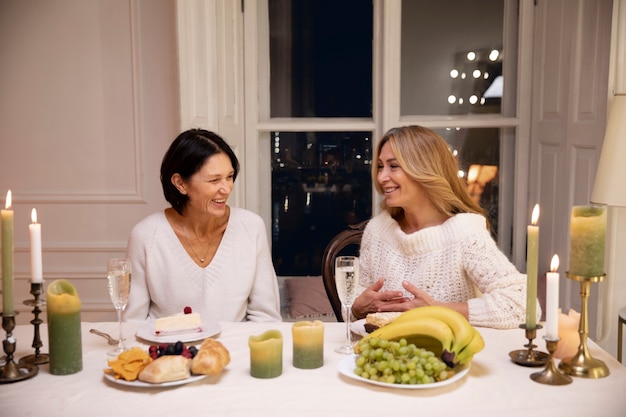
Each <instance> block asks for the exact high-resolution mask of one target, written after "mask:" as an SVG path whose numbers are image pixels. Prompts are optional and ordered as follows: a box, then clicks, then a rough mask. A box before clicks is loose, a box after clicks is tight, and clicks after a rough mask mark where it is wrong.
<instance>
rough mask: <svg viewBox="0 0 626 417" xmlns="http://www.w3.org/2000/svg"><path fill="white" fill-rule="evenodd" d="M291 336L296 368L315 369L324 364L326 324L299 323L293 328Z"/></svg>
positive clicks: (317, 322)
mask: <svg viewBox="0 0 626 417" xmlns="http://www.w3.org/2000/svg"><path fill="white" fill-rule="evenodd" d="M291 334H292V336H293V366H294V367H296V368H300V369H314V368H319V367H320V366H322V365H323V364H324V323H322V322H321V321H319V320H315V321H313V322H311V321H298V322H296V323H294V324H293V326H291Z"/></svg>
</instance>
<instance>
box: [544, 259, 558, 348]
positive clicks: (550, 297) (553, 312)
mask: <svg viewBox="0 0 626 417" xmlns="http://www.w3.org/2000/svg"><path fill="white" fill-rule="evenodd" d="M558 269H559V257H558V255H554V256H553V257H552V262H550V272H548V273H546V339H548V340H557V339H558V338H559V273H558V272H557V270H558Z"/></svg>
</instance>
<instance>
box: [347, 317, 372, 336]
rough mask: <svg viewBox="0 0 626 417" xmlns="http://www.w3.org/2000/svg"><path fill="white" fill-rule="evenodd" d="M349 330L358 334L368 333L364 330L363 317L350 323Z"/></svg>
mask: <svg viewBox="0 0 626 417" xmlns="http://www.w3.org/2000/svg"><path fill="white" fill-rule="evenodd" d="M350 330H351V331H352V333H354V334H358V335H359V336H367V335H368V334H369V333H368V332H367V331H366V330H365V319H360V320H356V321H353V322H351V323H350Z"/></svg>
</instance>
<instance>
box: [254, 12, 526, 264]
mask: <svg viewBox="0 0 626 417" xmlns="http://www.w3.org/2000/svg"><path fill="white" fill-rule="evenodd" d="M503 1H504V2H505V7H504V9H505V16H506V21H505V24H504V26H505V33H504V47H505V48H507V46H508V47H510V46H512V45H513V46H515V45H516V46H517V50H518V54H517V57H511V56H509V57H507V60H506V61H505V64H504V65H505V67H504V69H503V71H504V72H505V74H515V77H514V78H515V79H516V80H517V82H516V83H515V84H513V85H508V86H507V87H506V88H507V89H509V90H507V94H506V96H508V97H509V99H508V100H505V101H504V102H503V103H502V112H501V113H500V114H481V115H446V116H417V115H413V116H411V115H404V116H402V115H401V112H400V65H399V64H400V55H401V50H400V45H401V27H400V25H399V24H398V23H397V22H399V21H400V20H401V19H400V17H401V10H402V3H401V1H393V2H392V1H387V2H385V1H383V0H373V7H374V22H373V24H374V47H373V53H374V57H373V81H372V82H373V84H372V86H373V91H372V97H373V114H372V117H371V118H271V117H270V114H269V104H270V100H269V98H270V97H269V94H270V93H269V18H268V15H267V11H268V6H267V0H258V1H254V2H245V6H244V7H245V11H244V12H243V25H242V26H243V29H242V30H243V50H244V51H243V54H244V56H243V61H244V62H245V65H244V69H243V70H244V85H245V92H244V95H245V99H244V106H245V109H244V112H245V122H244V124H245V127H244V131H245V156H244V166H245V168H246V169H245V196H244V204H245V206H246V207H247V208H249V209H251V210H253V211H256V212H257V213H259V214H260V215H261V217H262V218H263V220H264V221H265V223H266V225H271V219H272V217H271V193H270V190H271V165H270V161H271V152H270V150H271V146H270V145H271V142H270V132H272V131H371V132H372V135H373V138H374V143H373V146H375V144H376V142H377V140H378V138H380V137H381V136H382V134H383V133H384V132H385V131H387V130H388V129H389V128H391V127H393V126H398V125H405V124H420V125H423V126H426V127H429V128H434V129H437V128H446V127H460V128H481V127H496V128H503V129H504V131H505V134H503V136H502V139H503V140H502V142H501V161H502V164H505V165H506V166H507V168H508V167H510V169H503V170H502V171H501V172H502V178H501V181H503V182H504V183H505V184H513V185H512V187H501V190H500V193H501V194H500V199H499V201H500V219H499V224H501V225H505V226H504V227H502V229H501V230H500V231H499V234H498V245H499V246H500V247H501V249H502V250H503V251H504V253H506V254H508V255H509V256H510V258H511V260H512V261H513V263H514V264H515V265H516V266H517V267H518V268H522V267H523V265H524V262H525V235H524V233H522V232H515V231H524V230H525V225H526V224H527V222H528V217H529V214H528V213H526V211H527V210H526V207H528V206H529V204H528V192H529V187H528V181H527V170H528V167H529V148H530V100H531V97H530V91H531V69H532V59H531V58H532V47H533V15H534V4H533V2H532V0H519V2H518V1H517V0H503ZM516 18H517V19H518V21H517V22H515V19H516ZM516 26H517V32H516V33H515V31H510V30H507V29H506V28H511V27H516ZM509 84H512V83H509ZM372 195H373V196H375V197H374V199H373V201H372V213H373V215H376V214H377V213H379V212H380V208H379V204H378V203H379V201H380V200H379V198H376V196H377V194H376V192H375V190H373V193H372ZM269 233H270V230H269V226H268V238H270V237H271V236H270V234H269Z"/></svg>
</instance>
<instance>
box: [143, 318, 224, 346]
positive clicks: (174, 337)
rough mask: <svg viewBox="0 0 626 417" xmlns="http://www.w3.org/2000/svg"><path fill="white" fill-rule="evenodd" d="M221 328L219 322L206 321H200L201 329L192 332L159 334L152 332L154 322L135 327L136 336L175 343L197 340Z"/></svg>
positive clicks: (156, 341)
mask: <svg viewBox="0 0 626 417" xmlns="http://www.w3.org/2000/svg"><path fill="white" fill-rule="evenodd" d="M221 330H222V328H221V327H220V325H219V323H215V322H206V321H204V322H203V323H202V331H201V332H194V333H182V334H170V335H165V336H159V335H157V334H156V333H155V332H154V322H149V323H144V324H142V325H141V326H139V327H138V328H137V333H136V334H135V335H136V336H137V337H140V338H142V339H143V340H147V341H149V342H154V343H176V342H178V341H179V340H180V341H181V342H183V343H187V342H195V341H197V340H201V339H206V338H207V337H211V336H215V335H216V334H218V333H219V332H220V331H221Z"/></svg>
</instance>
